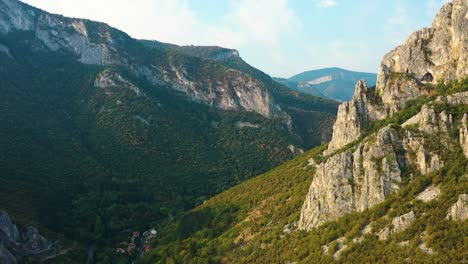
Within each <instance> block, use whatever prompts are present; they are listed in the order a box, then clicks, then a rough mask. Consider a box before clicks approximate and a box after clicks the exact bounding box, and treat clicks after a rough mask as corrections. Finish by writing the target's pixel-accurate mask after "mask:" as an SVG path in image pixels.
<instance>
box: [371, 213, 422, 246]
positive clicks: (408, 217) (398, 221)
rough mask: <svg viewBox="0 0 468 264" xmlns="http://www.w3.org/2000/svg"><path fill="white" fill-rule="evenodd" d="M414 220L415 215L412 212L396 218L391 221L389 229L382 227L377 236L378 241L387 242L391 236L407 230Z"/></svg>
mask: <svg viewBox="0 0 468 264" xmlns="http://www.w3.org/2000/svg"><path fill="white" fill-rule="evenodd" d="M414 220H416V215H415V214H414V212H413V211H411V212H409V213H406V214H404V215H400V216H397V217H395V218H393V219H392V226H391V227H384V228H383V229H382V230H380V232H379V233H378V234H377V236H378V237H379V240H388V239H389V238H390V236H391V235H392V234H395V233H398V232H401V231H403V230H405V229H407V228H408V227H409V226H410V225H411V224H412V223H413V222H414Z"/></svg>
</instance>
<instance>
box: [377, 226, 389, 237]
mask: <svg viewBox="0 0 468 264" xmlns="http://www.w3.org/2000/svg"><path fill="white" fill-rule="evenodd" d="M378 237H379V240H388V239H389V238H390V227H385V228H383V229H382V230H380V232H379V234H378Z"/></svg>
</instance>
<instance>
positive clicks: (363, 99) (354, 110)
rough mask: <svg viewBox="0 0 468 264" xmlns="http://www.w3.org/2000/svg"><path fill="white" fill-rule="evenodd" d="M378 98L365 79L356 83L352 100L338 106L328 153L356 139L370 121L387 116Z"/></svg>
mask: <svg viewBox="0 0 468 264" xmlns="http://www.w3.org/2000/svg"><path fill="white" fill-rule="evenodd" d="M378 100H379V99H378V97H377V96H376V95H375V94H374V93H373V91H371V90H370V89H369V88H368V87H367V85H366V83H365V82H364V80H361V81H359V82H358V83H357V84H356V87H355V92H354V96H353V98H352V99H351V101H349V102H346V103H343V104H341V105H340V107H339V108H338V116H337V120H336V122H335V125H334V126H333V138H332V140H331V142H330V144H329V145H328V150H327V152H326V153H327V154H330V153H332V152H333V151H335V150H337V149H339V148H341V147H343V146H345V145H346V144H349V143H351V142H353V141H354V140H356V139H357V138H358V137H359V135H360V134H361V132H362V130H363V129H364V128H365V127H366V126H367V124H368V123H369V122H371V121H375V120H377V119H381V118H383V117H385V116H386V113H385V112H384V111H383V110H382V109H381V107H380V105H379V102H378Z"/></svg>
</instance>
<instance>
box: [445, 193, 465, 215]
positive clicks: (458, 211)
mask: <svg viewBox="0 0 468 264" xmlns="http://www.w3.org/2000/svg"><path fill="white" fill-rule="evenodd" d="M467 218H468V194H461V195H460V196H459V197H458V201H457V202H456V203H455V204H453V205H452V206H451V207H450V209H449V211H448V214H447V219H449V220H454V221H463V220H465V219H467Z"/></svg>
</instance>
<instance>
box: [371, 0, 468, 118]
mask: <svg viewBox="0 0 468 264" xmlns="http://www.w3.org/2000/svg"><path fill="white" fill-rule="evenodd" d="M467 12H468V5H467V3H466V0H454V1H453V3H448V4H446V5H444V7H443V8H442V9H441V10H440V12H439V14H438V15H437V16H436V18H435V20H434V22H433V24H432V27H430V28H424V29H421V30H419V31H416V32H414V33H413V34H412V35H411V36H410V37H409V38H408V40H407V41H406V42H405V43H404V44H403V45H401V46H399V47H397V48H396V49H394V50H393V51H391V52H390V53H388V54H387V55H385V57H384V58H383V60H382V63H381V66H380V69H379V73H378V77H377V89H378V90H379V91H380V94H381V95H382V100H383V102H384V103H385V104H386V105H387V107H388V108H389V110H390V111H391V112H395V111H398V110H399V109H401V107H402V106H404V103H405V102H406V101H408V100H411V99H414V98H416V97H419V96H421V95H423V94H425V93H426V91H425V90H424V89H423V88H422V87H421V86H420V85H419V84H418V82H432V83H437V82H439V81H447V80H458V79H462V78H464V77H466V76H467V75H468V38H467V34H468V33H467V32H468V23H466V19H467V18H466V14H467ZM401 76H403V77H404V78H401Z"/></svg>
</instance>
